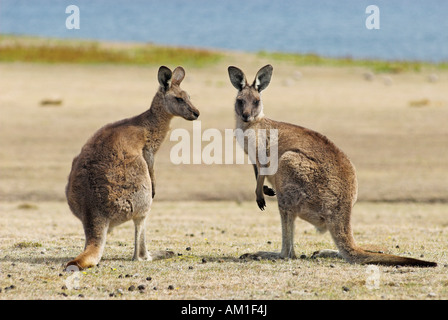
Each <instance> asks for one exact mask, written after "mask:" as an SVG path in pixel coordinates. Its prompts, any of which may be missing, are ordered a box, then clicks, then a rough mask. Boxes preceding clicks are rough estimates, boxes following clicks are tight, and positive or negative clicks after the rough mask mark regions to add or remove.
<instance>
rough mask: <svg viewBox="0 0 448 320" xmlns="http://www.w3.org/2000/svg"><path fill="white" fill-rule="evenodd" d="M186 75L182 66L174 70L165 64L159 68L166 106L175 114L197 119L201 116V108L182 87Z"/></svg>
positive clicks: (161, 88) (188, 118) (187, 118)
mask: <svg viewBox="0 0 448 320" xmlns="http://www.w3.org/2000/svg"><path fill="white" fill-rule="evenodd" d="M184 77H185V70H184V68H182V67H177V68H176V69H174V71H173V72H171V70H170V69H169V68H167V67H165V66H161V67H160V68H159V74H158V80H159V84H160V91H161V92H162V93H163V95H164V101H165V103H164V107H165V110H166V111H167V112H168V113H169V114H171V115H173V116H179V117H182V118H184V119H186V120H196V119H197V118H198V117H199V110H198V109H196V108H195V106H193V104H192V103H191V101H190V96H189V95H188V93H186V92H185V91H183V90H182V89H181V88H180V83H181V82H182V80H183V79H184Z"/></svg>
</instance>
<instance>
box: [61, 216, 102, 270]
mask: <svg viewBox="0 0 448 320" xmlns="http://www.w3.org/2000/svg"><path fill="white" fill-rule="evenodd" d="M83 226H84V233H85V236H86V243H85V247H84V251H83V252H82V253H81V254H79V255H78V256H77V257H76V258H75V259H73V260H71V261H69V262H68V263H67V267H68V266H70V265H74V266H76V267H78V268H79V269H80V270H82V269H86V268H90V267H93V266H95V265H97V264H98V263H99V262H100V260H101V257H102V255H103V250H104V246H105V244H106V234H107V230H108V229H109V221H108V220H107V219H105V218H103V217H101V216H99V215H98V216H95V217H92V216H84V219H83Z"/></svg>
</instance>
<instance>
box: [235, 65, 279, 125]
mask: <svg viewBox="0 0 448 320" xmlns="http://www.w3.org/2000/svg"><path fill="white" fill-rule="evenodd" d="M272 70H273V68H272V66H271V65H270V64H268V65H267V66H264V67H263V68H261V69H260V70H259V71H258V72H257V75H256V76H255V80H254V82H253V83H252V85H248V83H247V80H246V76H245V75H244V72H243V71H241V70H240V69H239V68H237V67H232V66H231V67H229V68H228V71H229V77H230V82H231V83H232V84H233V86H234V87H235V88H236V89H238V94H237V96H236V102H235V113H236V115H237V116H238V117H240V118H241V120H243V121H244V122H251V121H254V120H256V119H258V118H261V117H263V103H262V102H261V91H262V90H264V89H266V87H267V86H268V85H269V82H271V77H272Z"/></svg>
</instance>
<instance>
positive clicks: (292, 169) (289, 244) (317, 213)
mask: <svg viewBox="0 0 448 320" xmlns="http://www.w3.org/2000/svg"><path fill="white" fill-rule="evenodd" d="M272 70H273V68H272V66H270V65H267V66H265V67H263V68H261V69H260V70H259V71H258V73H257V75H256V77H255V80H254V82H253V84H252V85H249V84H248V83H247V80H246V77H245V75H244V73H243V72H242V71H241V70H240V69H238V68H236V67H229V70H228V71H229V76H230V81H231V83H232V84H233V85H234V87H235V88H237V89H238V94H237V97H236V103H235V113H236V123H237V128H240V129H242V130H243V131H246V130H248V129H253V130H258V129H277V130H278V170H277V172H276V173H275V174H273V175H269V176H262V175H260V174H258V172H260V163H259V162H258V161H257V164H256V168H255V175H256V178H257V187H256V191H255V193H256V200H257V204H258V206H259V207H260V209H261V210H263V209H264V207H265V206H266V203H265V200H264V194H268V195H272V193H274V194H275V193H276V194H277V200H278V207H279V211H280V216H281V222H282V250H281V252H280V253H274V252H257V253H255V254H246V255H245V256H259V257H263V258H279V257H280V258H294V257H295V253H294V247H293V238H294V220H295V219H296V217H300V218H302V219H303V220H305V221H308V222H310V223H311V224H313V225H314V226H315V227H316V228H317V229H318V230H319V231H321V232H324V231H326V230H329V232H330V234H331V236H332V238H333V240H334V242H335V244H336V246H337V247H338V249H339V252H338V253H337V254H338V255H339V256H342V257H343V258H344V259H345V260H347V261H348V262H350V263H360V264H382V265H410V266H421V267H433V266H436V265H437V264H436V263H434V262H428V261H422V260H417V259H412V258H405V257H399V256H393V255H387V254H381V253H375V252H369V251H367V250H363V249H362V248H360V247H358V246H357V245H356V244H355V241H354V238H353V232H352V229H351V222H350V220H351V212H352V207H353V205H354V204H355V202H356V198H357V190H358V183H357V179H356V171H355V167H354V166H353V164H352V163H351V161H350V160H349V158H348V157H347V156H346V155H345V154H344V152H342V151H341V150H340V149H339V148H338V147H337V146H336V145H335V144H334V143H332V142H331V141H330V140H329V139H327V138H326V137H325V136H323V135H321V134H320V133H318V132H315V131H312V130H310V129H306V128H303V127H300V126H296V125H293V124H289V123H284V122H278V121H274V120H271V119H268V118H265V117H264V114H263V104H262V102H261V94H260V93H261V91H262V90H264V89H265V88H266V87H267V86H268V85H269V82H270V79H271V75H272ZM266 131H268V130H266ZM247 150H248V148H247V146H245V151H246V152H247ZM267 152H269V149H267ZM265 178H267V179H268V181H269V182H270V183H271V184H272V186H273V187H274V189H275V192H273V191H272V192H266V191H269V189H270V188H268V187H266V186H263V183H264V179H265ZM324 254H328V250H325V252H322V254H321V256H323V255H324ZM314 256H319V253H315V255H314Z"/></svg>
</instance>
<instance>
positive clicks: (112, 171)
mask: <svg viewBox="0 0 448 320" xmlns="http://www.w3.org/2000/svg"><path fill="white" fill-rule="evenodd" d="M184 77H185V70H184V69H183V68H182V67H177V68H176V69H175V70H174V71H173V72H171V70H170V69H168V68H167V67H164V66H162V67H160V69H159V72H158V80H159V84H160V88H159V90H158V91H157V93H156V95H155V96H154V99H153V100H152V103H151V107H150V108H149V110H147V111H145V112H144V113H142V114H140V115H138V116H135V117H133V118H129V119H124V120H121V121H118V122H115V123H112V124H108V125H106V126H104V127H103V128H101V129H100V130H98V131H97V132H96V133H95V134H94V135H93V137H91V138H90V139H89V140H88V141H87V143H86V144H85V145H84V147H83V148H82V150H81V153H80V154H79V155H78V156H77V157H76V158H75V159H74V160H73V164H72V170H71V172H70V175H69V178H68V184H67V187H66V196H67V200H68V204H69V206H70V209H71V211H72V212H73V214H74V215H75V216H76V217H78V218H79V219H80V220H81V221H82V224H83V227H84V233H85V237H86V243H85V248H84V252H82V253H81V254H80V255H78V256H77V257H76V258H75V259H74V260H72V261H70V262H68V264H67V266H69V265H75V266H77V267H78V268H80V269H84V268H88V267H91V266H94V265H96V264H98V262H99V261H100V259H101V256H102V254H103V250H104V246H105V243H106V233H107V232H108V230H111V229H112V228H113V227H115V226H117V225H119V224H121V223H123V222H126V221H128V220H131V219H132V220H133V221H134V225H135V249H134V257H133V259H134V260H153V259H155V258H160V257H163V256H166V255H169V253H168V252H164V251H160V252H156V253H154V254H151V255H150V254H148V252H147V250H146V244H145V219H146V216H147V215H148V213H149V211H150V208H151V204H152V198H154V195H155V177H154V155H155V153H156V152H157V150H158V149H159V147H160V145H161V144H162V142H163V140H164V139H165V137H166V135H167V133H168V131H169V125H170V121H171V119H172V118H173V117H174V116H180V117H182V118H184V119H186V120H196V119H197V118H198V117H199V111H198V109H196V108H195V107H194V106H193V105H192V103H191V102H190V99H189V96H188V94H187V93H186V92H185V91H182V89H181V88H180V87H179V85H180V83H181V82H182V80H183V79H184Z"/></svg>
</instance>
